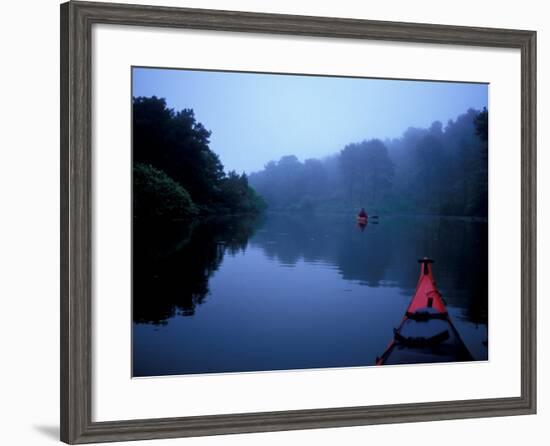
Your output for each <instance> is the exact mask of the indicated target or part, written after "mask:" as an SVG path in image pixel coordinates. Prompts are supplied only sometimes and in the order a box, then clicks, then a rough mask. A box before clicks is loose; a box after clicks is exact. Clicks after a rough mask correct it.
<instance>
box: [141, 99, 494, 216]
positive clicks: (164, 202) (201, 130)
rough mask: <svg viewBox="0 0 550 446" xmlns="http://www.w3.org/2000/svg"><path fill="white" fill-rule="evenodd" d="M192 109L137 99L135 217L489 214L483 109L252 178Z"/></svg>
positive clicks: (290, 162) (291, 161)
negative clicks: (219, 147)
mask: <svg viewBox="0 0 550 446" xmlns="http://www.w3.org/2000/svg"><path fill="white" fill-rule="evenodd" d="M210 135H211V132H210V131H208V130H207V129H206V128H205V127H204V126H203V124H201V123H200V122H198V121H197V120H196V118H195V115H194V112H193V110H191V109H183V110H181V111H175V110H173V109H170V108H168V107H167V104H166V100H165V99H162V98H157V97H156V96H152V97H134V98H133V157H134V158H133V203H134V209H133V211H134V212H133V213H134V217H136V218H138V219H143V220H150V219H154V220H168V219H169V220H184V221H193V220H199V219H200V220H204V219H207V218H209V217H212V216H224V217H226V216H239V215H259V214H261V213H263V212H264V211H266V210H269V212H270V213H272V212H281V213H287V212H292V213H312V212H328V213H352V212H355V211H356V210H357V209H358V208H361V207H365V208H366V209H367V211H368V212H369V213H371V214H372V213H374V214H385V215H411V214H415V215H440V216H455V217H477V218H485V219H486V218H487V210H488V187H487V178H488V161H487V160H488V157H487V152H488V112H487V109H485V108H484V109H483V110H481V111H478V110H474V109H469V110H468V111H467V112H466V113H464V114H462V115H460V116H458V117H457V118H456V119H455V120H449V121H448V123H447V125H446V126H445V127H444V126H443V125H442V123H441V122H439V121H435V122H434V123H433V124H432V125H431V126H430V128H412V127H411V128H408V129H407V130H406V131H405V132H404V133H403V135H402V136H401V137H400V138H394V139H386V140H384V141H382V140H379V139H370V140H364V141H362V142H359V143H351V144H348V145H346V146H345V147H344V148H343V149H342V150H340V151H339V152H337V153H335V154H334V155H331V156H328V157H325V158H322V159H316V158H310V159H306V160H304V161H303V162H302V161H300V160H298V158H297V157H296V156H294V155H287V156H283V157H281V158H280V159H279V160H278V161H270V162H268V163H267V164H266V165H265V167H264V169H262V170H260V171H258V172H253V173H251V174H250V175H246V174H245V173H241V174H238V173H237V172H235V171H229V172H225V170H224V166H223V164H222V163H221V161H220V159H219V157H218V155H217V154H216V153H214V152H213V151H212V150H211V149H210V147H209V144H210V140H209V138H210Z"/></svg>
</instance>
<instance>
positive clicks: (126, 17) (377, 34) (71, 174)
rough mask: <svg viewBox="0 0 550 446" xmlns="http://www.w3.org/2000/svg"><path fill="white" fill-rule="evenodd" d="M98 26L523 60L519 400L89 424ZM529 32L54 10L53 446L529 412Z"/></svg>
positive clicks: (134, 10) (532, 133)
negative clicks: (57, 289)
mask: <svg viewBox="0 0 550 446" xmlns="http://www.w3.org/2000/svg"><path fill="white" fill-rule="evenodd" d="M96 23H107V24H120V25H135V26H150V27H152V26H154V27H171V28H193V29H203V30H223V31H238V32H253V33H273V34H292V35H304V36H319V37H332V38H352V39H376V40H388V41H407V42H420V43H434V44H447V45H449V44H452V45H473V46H484V47H503V48H518V49H520V51H521V199H522V202H521V209H522V216H521V268H522V271H521V274H522V287H521V334H522V338H521V396H520V397H514V398H496V399H479V400H459V401H442V402H431V403H422V404H397V405H383V406H365V407H346V408H326V409H315V410H297V411H282V412H263V413H249V414H224V415H213V416H195V417H182V418H162V419H145V420H123V421H110V422H93V421H92V417H91V414H92V410H91V409H92V407H91V395H92V393H91V392H92V389H91V334H92V328H91V305H92V302H91V297H92V294H91V286H92V281H91V279H92V276H91V273H92V271H91V258H90V257H91V237H92V231H93V228H92V218H91V217H92V207H91V196H92V193H93V187H92V184H91V169H92V164H91V138H92V134H91V99H92V97H91V69H92V66H91V45H92V42H91V28H92V26H93V25H94V24H96ZM535 175H536V32H534V31H520V30H508V29H491V28H472V27H459V26H442V25H425V24H416V23H395V22H380V21H369V20H354V19H341V18H321V17H305V16H291V15H274V14H259V13H245V12H231V11H213V10H201V9H180V8H168V7H150V6H136V5H122V4H108V3H88V2H69V3H65V4H63V5H61V439H62V440H63V441H64V442H67V443H70V444H76V443H89V442H102V441H122V440H139V439H151V438H169V437H186V436H199V435H215V434H228V433H242V432H263V431H276V430H291V429H308V428H323V427H337V426H354V425H366V424H380V423H400V422H411V421H428V420H441V419H454V418H474V417H491V416H503V415H522V414H533V413H535V411H536V339H535V337H536V326H535V323H536V319H535V316H536V309H535V305H536V298H535V295H536V289H535V286H536V276H535V274H536V264H535V260H536V251H535V249H536V246H535V241H536V234H535V231H536V221H535V219H536V198H535V196H536V190H535V187H536V186H535V185H536V176H535Z"/></svg>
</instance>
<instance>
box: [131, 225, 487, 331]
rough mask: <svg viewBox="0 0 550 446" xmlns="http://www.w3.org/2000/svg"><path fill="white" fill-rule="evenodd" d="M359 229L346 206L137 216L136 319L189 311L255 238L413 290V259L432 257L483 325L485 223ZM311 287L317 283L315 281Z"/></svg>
mask: <svg viewBox="0 0 550 446" xmlns="http://www.w3.org/2000/svg"><path fill="white" fill-rule="evenodd" d="M362 229H363V230H362V231H360V230H358V228H357V226H356V225H355V222H354V220H353V218H350V217H349V216H343V215H340V214H326V215H325V214H323V215H315V214H311V215H309V214H307V215H306V214H267V215H266V216H264V217H261V218H243V217H227V218H222V219H219V218H212V219H210V220H207V221H205V222H202V223H200V224H197V223H195V224H189V223H184V222H171V223H165V224H162V225H161V224H158V223H157V224H152V223H150V222H149V223H148V222H136V223H135V225H134V265H133V268H134V271H133V273H134V288H133V292H134V310H133V314H134V321H135V322H137V323H153V324H164V323H166V321H167V320H168V319H169V318H171V317H173V316H175V315H183V316H188V315H193V314H194V312H195V310H196V307H197V306H198V305H200V304H201V303H202V302H203V301H204V300H205V299H206V297H207V296H208V294H209V285H208V282H209V279H210V277H211V276H212V274H213V273H214V272H215V271H216V270H218V268H219V267H220V265H221V264H222V262H223V259H224V256H225V255H228V254H229V255H234V254H235V253H238V252H241V251H245V250H246V248H247V246H248V244H249V243H250V244H251V245H252V246H254V247H257V248H260V249H261V250H262V251H263V253H264V254H265V257H266V260H268V261H270V262H274V263H275V265H279V267H287V268H288V267H290V268H292V267H294V266H296V265H297V263H298V262H304V263H308V264H314V263H321V264H324V265H329V266H331V267H334V268H335V269H336V270H337V271H338V272H339V274H340V276H341V277H342V279H343V280H344V281H356V282H358V283H360V284H362V285H365V286H367V287H369V288H376V287H380V286H390V287H398V288H400V290H401V293H402V294H403V295H407V296H411V295H412V293H413V291H414V287H415V286H416V280H417V277H418V268H417V263H416V259H417V258H419V257H423V256H428V257H430V258H433V259H435V260H436V271H437V274H436V278H437V281H438V286H439V288H440V289H441V290H442V292H443V293H444V297H445V299H446V301H447V303H448V304H449V305H450V306H452V307H456V308H460V309H461V310H462V316H461V317H464V318H465V319H467V320H468V321H470V322H474V323H476V324H478V323H479V324H486V323H487V301H488V299H487V293H488V264H487V259H488V254H487V222H486V221H482V220H476V219H471V218H448V217H414V216H412V217H411V216H407V217H387V218H381V219H380V223H379V224H369V225H368V226H366V227H365V228H362ZM274 267H276V266H274ZM243 274H244V277H246V271H245V272H243ZM264 280H266V281H269V280H270V278H269V277H265V278H264ZM308 286H309V287H310V288H311V290H312V292H314V291H315V286H316V285H315V283H311V284H308ZM243 310H244V309H243Z"/></svg>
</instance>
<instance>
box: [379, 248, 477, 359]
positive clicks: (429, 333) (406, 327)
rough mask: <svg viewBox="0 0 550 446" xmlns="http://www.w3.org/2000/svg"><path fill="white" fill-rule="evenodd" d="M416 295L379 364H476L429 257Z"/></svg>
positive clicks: (423, 263)
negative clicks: (455, 325)
mask: <svg viewBox="0 0 550 446" xmlns="http://www.w3.org/2000/svg"><path fill="white" fill-rule="evenodd" d="M418 262H419V263H420V264H421V268H420V277H419V278H418V283H417V285H416V291H415V293H414V296H413V297H412V299H411V302H410V303H409V306H408V307H407V311H406V312H405V316H404V317H403V319H402V320H401V323H400V324H399V327H397V328H396V329H394V335H393V339H392V340H391V342H390V344H389V345H388V347H387V348H386V351H385V352H384V353H383V354H382V356H380V357H377V358H376V365H386V364H418V363H430V362H458V361H472V360H473V357H472V355H471V354H470V352H469V351H468V349H467V348H466V345H464V342H463V341H462V339H461V338H460V335H459V334H458V331H457V330H456V328H455V327H454V325H453V323H452V322H451V319H450V317H449V314H448V312H447V308H446V306H445V303H444V302H443V299H442V297H441V293H440V292H439V290H438V289H437V287H436V283H435V279H434V277H433V274H432V263H433V260H430V259H428V258H426V257H424V258H423V259H420V260H419V261H418Z"/></svg>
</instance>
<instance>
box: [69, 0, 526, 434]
mask: <svg viewBox="0 0 550 446" xmlns="http://www.w3.org/2000/svg"><path fill="white" fill-rule="evenodd" d="M535 84H536V33H535V32H534V31H523V30H508V29H491V28H471V27H457V26H444V25H426V24H415V23H414V24H413V23H395V22H379V21H369V20H356V19H341V18H327V17H325V18H321V17H305V16H289V15H276V14H260V13H247V12H233V11H215V10H201V9H181V8H168V7H150V6H138V5H122V4H108V3H87V2H68V3H65V4H63V5H62V6H61V258H62V265H61V266H62V267H61V340H62V342H61V439H62V440H63V441H65V442H67V443H70V444H75V443H89V442H103V441H123V440H139V439H152V438H169V437H185V436H200V435H214V434H227V433H244V432H262V431H276V430H291V429H307V428H323V427H338V426H354V425H367V424H380V423H396V422H411V421H429V420H441V419H453V418H473V417H489V416H504V415H507V416H509V415H520V414H533V413H535V411H536V362H535V361H536V357H535V351H536V349H535V347H536V344H535V334H536V327H535V321H536V311H535V304H536V299H535V297H536V290H535V258H536V255H535V246H536V245H535V242H536V238H535V237H536V234H535V215H536V209H535V204H536V203H535V195H536V194H535V184H536V178H535V173H536V169H535V166H536V165H535V163H536V85H535Z"/></svg>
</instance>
